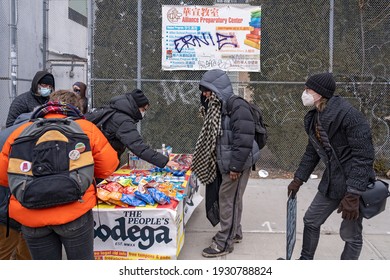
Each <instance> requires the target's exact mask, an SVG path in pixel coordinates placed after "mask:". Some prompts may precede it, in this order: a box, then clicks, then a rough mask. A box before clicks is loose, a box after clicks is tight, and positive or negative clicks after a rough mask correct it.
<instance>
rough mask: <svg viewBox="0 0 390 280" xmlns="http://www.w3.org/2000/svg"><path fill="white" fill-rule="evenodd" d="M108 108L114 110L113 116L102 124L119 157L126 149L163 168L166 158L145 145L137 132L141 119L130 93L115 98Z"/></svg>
mask: <svg viewBox="0 0 390 280" xmlns="http://www.w3.org/2000/svg"><path fill="white" fill-rule="evenodd" d="M110 107H111V108H113V109H114V110H115V113H114V114H113V116H112V117H111V118H110V119H108V120H107V122H106V123H105V124H104V131H105V133H106V135H109V136H108V139H109V141H110V144H111V145H112V147H113V148H114V149H115V150H116V151H117V153H118V158H120V157H121V155H122V154H123V152H124V151H125V149H126V147H127V148H128V149H129V150H130V151H131V152H133V153H134V154H135V155H136V156H138V157H139V158H141V159H143V160H145V161H147V162H149V163H151V164H154V165H156V166H158V167H164V166H165V165H166V164H167V163H168V157H166V156H164V155H163V154H161V153H159V152H157V151H155V150H153V149H151V148H150V146H149V145H147V144H145V143H144V141H143V140H142V137H141V135H140V134H139V132H138V130H137V123H138V122H139V121H140V120H141V119H142V115H141V112H140V111H139V109H138V106H137V104H136V103H135V100H134V98H133V97H132V95H131V94H130V93H126V94H124V95H119V96H115V97H113V98H112V99H111V100H110Z"/></svg>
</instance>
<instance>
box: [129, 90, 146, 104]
mask: <svg viewBox="0 0 390 280" xmlns="http://www.w3.org/2000/svg"><path fill="white" fill-rule="evenodd" d="M130 95H131V96H132V97H133V98H134V100H135V103H136V104H137V106H138V108H141V107H144V106H145V105H148V104H149V100H148V98H147V97H146V96H145V94H144V93H143V92H142V90H140V89H135V90H133V91H132V92H131V93H130Z"/></svg>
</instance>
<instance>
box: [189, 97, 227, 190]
mask: <svg viewBox="0 0 390 280" xmlns="http://www.w3.org/2000/svg"><path fill="white" fill-rule="evenodd" d="M220 133H221V102H220V101H219V100H218V98H217V97H216V96H215V94H214V93H212V95H211V97H210V100H209V104H208V109H207V112H206V113H205V117H204V123H203V127H202V130H201V132H200V135H199V137H198V140H197V142H196V146H195V153H194V156H193V159H192V171H193V172H194V173H195V174H196V176H197V177H198V179H199V181H200V182H201V183H202V184H204V185H206V184H210V183H212V182H213V181H214V179H215V178H216V176H217V149H216V145H217V137H218V135H220Z"/></svg>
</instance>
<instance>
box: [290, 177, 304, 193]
mask: <svg viewBox="0 0 390 280" xmlns="http://www.w3.org/2000/svg"><path fill="white" fill-rule="evenodd" d="M302 184H303V181H301V180H300V179H298V178H297V177H295V178H294V180H292V181H291V183H290V184H289V185H288V187H287V190H288V191H287V196H290V194H291V195H292V196H293V197H294V196H295V195H296V194H297V192H298V191H299V188H300V187H301V186H302Z"/></svg>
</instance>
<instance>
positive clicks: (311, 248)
mask: <svg viewBox="0 0 390 280" xmlns="http://www.w3.org/2000/svg"><path fill="white" fill-rule="evenodd" d="M339 204H340V200H334V199H330V198H328V197H325V196H324V195H323V194H322V193H320V192H317V194H316V196H315V197H314V199H313V201H312V203H311V204H310V206H309V208H308V209H307V211H306V213H305V216H304V217H303V222H304V229H303V244H302V251H301V257H300V259H303V260H312V259H313V258H314V253H315V251H316V249H317V245H318V242H319V240H320V230H321V225H322V224H323V223H324V222H325V221H326V220H327V219H328V217H329V216H330V215H331V214H332V213H333V211H334V210H336V209H337V208H338V206H339ZM340 218H341V214H340ZM362 220H363V217H362V216H360V217H359V218H358V219H357V220H352V221H350V220H344V219H343V220H342V222H341V226H340V237H341V239H342V240H343V241H344V242H345V245H344V250H343V252H342V254H341V257H340V259H341V260H357V259H359V256H360V252H361V250H362V246H363V236H362V231H363V225H362Z"/></svg>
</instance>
